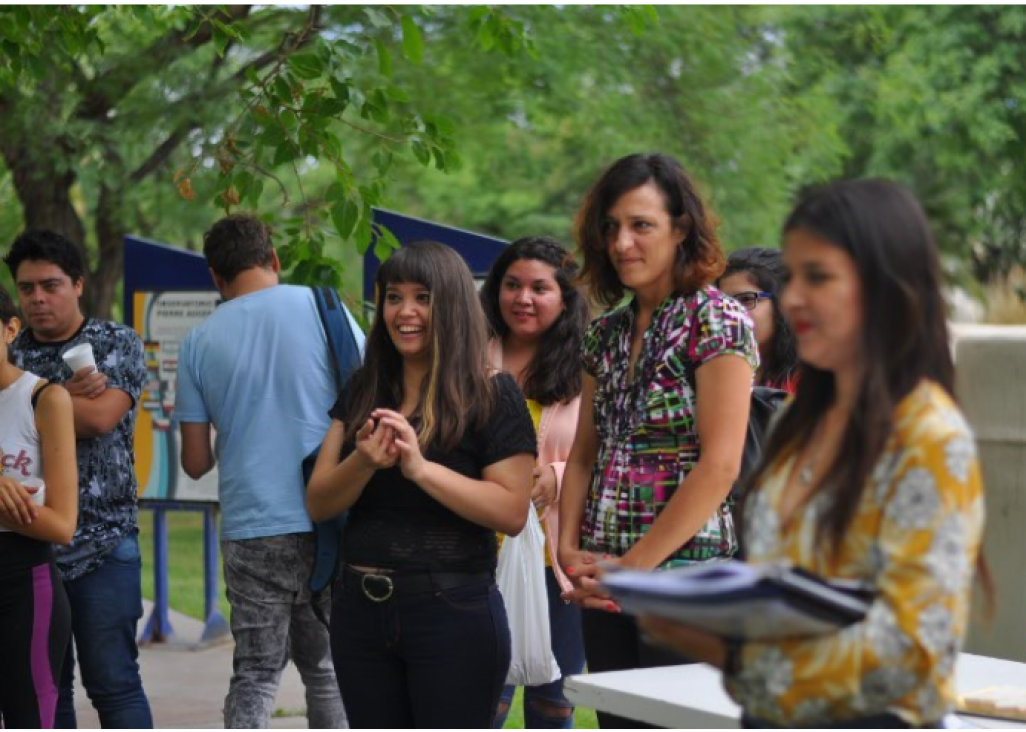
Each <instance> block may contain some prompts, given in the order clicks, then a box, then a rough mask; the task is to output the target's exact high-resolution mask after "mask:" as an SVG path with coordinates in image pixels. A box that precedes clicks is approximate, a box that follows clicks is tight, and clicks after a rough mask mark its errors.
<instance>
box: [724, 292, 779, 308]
mask: <svg viewBox="0 0 1026 732" xmlns="http://www.w3.org/2000/svg"><path fill="white" fill-rule="evenodd" d="M731 297H733V298H734V299H735V300H737V301H738V302H739V303H741V305H742V307H744V309H745V310H755V306H756V305H758V304H759V300H771V299H773V293H772V292H739V293H737V294H736V295H731Z"/></svg>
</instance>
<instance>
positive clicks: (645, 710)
mask: <svg viewBox="0 0 1026 732" xmlns="http://www.w3.org/2000/svg"><path fill="white" fill-rule="evenodd" d="M955 684H956V687H957V689H958V692H959V693H961V694H964V693H967V692H970V691H975V690H977V689H982V688H984V687H987V686H1020V687H1023V688H1026V664H1023V663H1016V662H1014V661H1005V660H1002V659H999V658H987V657H986V656H974V655H972V654H969V653H963V654H962V655H961V656H960V657H959V659H958V666H957V667H956V670H955ZM563 688H564V692H565V693H566V696H567V698H568V699H569V700H570V701H572V702H573V703H574V704H576V705H578V706H582V707H587V708H589V709H597V710H599V711H600V712H610V713H612V714H617V715H619V716H621V717H627V718H629V719H637V720H640V721H642V722H648V723H649V724H655V725H659V726H660V727H669V728H678V729H688V728H702V727H705V728H712V729H727V728H736V727H738V726H739V720H740V718H741V709H740V707H738V706H737V705H736V704H735V703H734V702H733V701H731V700H730V698H729V697H728V696H727V693H726V692H725V691H724V690H723V683H722V680H721V678H720V672H719V671H717V670H716V669H713V668H712V667H710V666H706V665H705V664H694V665H691V666H667V667H663V668H646V669H636V670H634V671H610V672H607V673H602V674H583V675H580V676H571V677H569V678H568V679H566V680H565V682H564V684H563ZM959 717H960V718H961V719H962V720H963V721H964V722H965V723H966V724H967V726H968V725H972V726H975V727H985V728H994V729H998V728H1007V729H1024V728H1026V723H1021V722H1015V721H1012V720H1004V719H994V718H991V717H978V716H975V715H968V714H960V715H959Z"/></svg>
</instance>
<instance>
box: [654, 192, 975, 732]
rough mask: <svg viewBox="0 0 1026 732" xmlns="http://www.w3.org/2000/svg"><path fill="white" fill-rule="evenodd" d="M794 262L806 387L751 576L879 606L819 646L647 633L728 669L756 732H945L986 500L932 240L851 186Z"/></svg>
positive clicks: (792, 289)
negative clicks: (816, 731)
mask: <svg viewBox="0 0 1026 732" xmlns="http://www.w3.org/2000/svg"><path fill="white" fill-rule="evenodd" d="M783 256H784V262H785V263H786V265H787V270H788V273H789V280H788V284H787V285H786V287H785V288H784V291H783V293H782V294H781V304H782V306H783V310H784V313H785V314H786V316H787V319H788V320H789V321H790V322H791V324H792V326H793V327H794V330H795V333H796V334H797V338H798V353H799V355H800V356H801V359H802V384H801V388H800V389H799V390H798V392H797V394H796V395H795V397H794V400H793V401H792V402H791V404H790V405H789V406H788V407H787V408H786V411H785V412H784V413H783V415H782V416H781V418H780V421H779V423H778V425H777V427H776V429H775V430H774V431H773V432H772V433H771V435H770V440H769V443H768V445H767V447H766V451H765V454H764V460H763V463H762V465H761V466H760V468H759V469H758V470H757V471H756V473H755V475H754V476H753V477H752V479H751V485H752V492H751V493H750V494H749V496H748V501H747V504H746V507H745V518H744V527H743V528H744V535H745V539H746V546H747V548H748V561H749V562H752V563H756V564H762V563H769V562H773V563H781V562H786V563H789V564H791V565H793V566H795V567H798V568H801V569H805V570H808V571H810V572H813V573H815V574H818V575H820V576H822V577H825V578H827V579H844V580H849V581H856V582H858V583H860V584H863V585H866V586H868V588H870V589H871V590H872V591H873V593H874V600H873V603H872V605H871V608H870V610H869V612H868V614H867V615H866V617H865V619H864V620H862V621H860V622H858V623H855V624H853V625H850V626H848V627H846V628H844V629H843V630H840V631H837V632H834V633H829V634H826V635H821V636H814V637H810V638H789V639H782V640H772V641H758V642H755V641H751V642H745V643H736V642H728V641H726V640H724V639H722V638H720V637H718V636H714V635H711V634H707V633H704V632H702V631H699V630H696V629H694V628H691V627H688V626H687V625H683V624H677V623H673V622H666V621H656V620H653V619H646V620H642V621H641V625H642V627H644V628H645V629H646V630H647V631H648V632H649V633H650V634H651V635H652V636H653V637H655V638H658V639H660V640H662V641H663V642H665V643H667V644H668V645H670V646H672V647H673V648H676V649H677V650H679V651H681V652H683V653H687V654H689V655H690V656H692V657H693V658H696V659H699V660H701V661H705V662H706V663H709V664H711V665H714V666H716V667H719V668H721V669H723V671H724V675H725V682H726V687H727V691H728V692H729V694H730V695H731V696H732V697H733V699H734V701H736V702H737V703H738V704H739V705H740V706H741V708H742V710H743V713H744V718H743V722H744V723H745V725H746V726H748V727H757V728H763V727H836V728H840V727H844V728H853V729H858V728H871V727H878V728H891V729H893V728H898V727H934V728H935V727H938V726H941V724H940V723H941V721H942V720H943V718H944V716H945V715H946V714H948V713H949V712H951V711H952V709H953V708H954V704H955V662H956V660H957V658H958V653H959V650H960V649H961V646H962V641H963V638H964V637H965V633H966V630H967V626H968V619H969V607H970V599H971V589H972V583H973V569H974V567H976V566H977V562H978V557H979V551H980V542H981V538H982V534H983V519H984V494H983V485H982V481H981V478H980V470H979V464H978V462H977V455H976V445H975V443H974V440H973V434H972V430H971V429H970V427H969V425H968V424H967V423H966V420H965V418H964V416H963V415H962V412H961V411H960V410H959V408H958V405H957V403H956V402H955V399H954V396H953V393H954V364H953V363H952V359H951V348H950V342H949V339H948V325H947V316H946V311H947V307H946V305H945V302H944V297H943V295H942V293H941V271H940V265H939V260H938V256H937V248H936V246H935V245H934V242H933V237H932V235H931V233H930V225H929V222H928V221H927V219H926V215H925V214H924V212H923V209H922V207H921V206H920V205H919V203H918V201H916V199H915V197H914V196H913V195H912V194H911V192H909V191H908V190H907V189H905V188H903V187H902V186H899V185H898V184H896V183H892V182H890V181H884V180H863V181H842V182H838V183H833V184H831V185H828V186H825V187H823V188H820V189H817V190H815V191H813V192H812V193H810V194H809V195H808V196H807V197H806V198H805V199H804V200H803V201H802V202H801V203H799V204H798V206H797V208H796V209H795V210H794V211H793V212H792V214H791V215H790V217H789V218H788V220H787V222H786V223H785V225H784V244H783ZM982 576H983V577H984V578H985V577H986V574H985V573H983V574H982ZM984 585H985V589H987V587H986V585H987V582H986V580H984Z"/></svg>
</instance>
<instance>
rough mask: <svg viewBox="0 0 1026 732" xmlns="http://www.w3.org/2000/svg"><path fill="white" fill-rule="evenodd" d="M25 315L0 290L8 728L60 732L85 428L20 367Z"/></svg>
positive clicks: (1, 626) (0, 576) (1, 676)
mask: <svg viewBox="0 0 1026 732" xmlns="http://www.w3.org/2000/svg"><path fill="white" fill-rule="evenodd" d="M16 313H17V311H16V310H15V308H14V303H13V302H12V301H11V299H10V297H9V296H8V295H7V293H6V292H5V291H4V290H3V288H0V326H2V327H0V727H7V728H10V729H14V728H51V727H53V726H54V722H55V717H56V704H57V695H58V693H57V681H58V679H59V678H60V673H61V664H62V663H63V660H64V655H65V652H66V650H67V647H68V642H69V640H70V638H71V615H70V610H69V608H68V599H67V596H66V595H65V592H64V585H63V584H62V582H61V579H60V576H59V575H58V573H57V567H56V566H55V565H54V562H53V553H52V550H51V545H52V544H53V543H56V542H59V543H62V544H68V543H70V542H71V540H72V537H73V535H74V532H75V524H76V522H77V518H78V468H77V466H76V463H75V421H74V412H73V411H72V405H71V397H70V396H69V395H68V393H67V392H66V391H65V390H64V389H63V388H62V387H59V386H55V387H51V388H49V389H47V388H46V387H47V385H43V386H40V385H39V382H40V379H39V378H38V377H36V376H34V375H33V374H29V373H26V372H24V371H22V370H21V369H18V368H16V367H15V366H14V365H13V364H11V363H10V360H9V358H8V350H9V349H10V347H11V343H12V342H13V341H14V339H15V337H16V336H17V334H18V329H19V327H20V323H19V322H18V318H17V316H16ZM44 389H45V392H44V391H43V390H44ZM33 402H35V403H33ZM47 486H48V487H49V490H47ZM30 489H35V490H34V492H30Z"/></svg>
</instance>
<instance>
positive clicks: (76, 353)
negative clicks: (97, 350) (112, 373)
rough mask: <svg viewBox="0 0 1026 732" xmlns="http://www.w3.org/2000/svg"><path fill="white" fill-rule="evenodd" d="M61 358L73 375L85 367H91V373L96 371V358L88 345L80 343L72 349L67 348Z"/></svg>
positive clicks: (90, 345)
mask: <svg viewBox="0 0 1026 732" xmlns="http://www.w3.org/2000/svg"><path fill="white" fill-rule="evenodd" d="M61 358H63V359H64V363H66V364H68V367H69V368H70V369H71V373H73V374H77V373H78V372H79V371H81V370H82V369H84V368H86V367H87V366H92V367H93V371H95V370H96V358H95V357H94V356H93V346H92V344H90V343H80V344H79V345H77V346H75V347H74V348H69V349H68V350H67V351H65V352H64V354H63V355H62V356H61Z"/></svg>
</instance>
